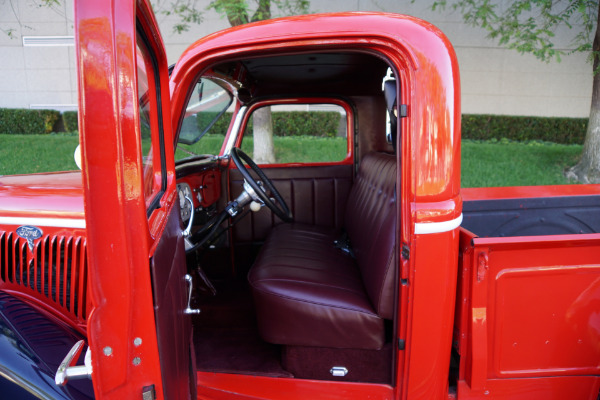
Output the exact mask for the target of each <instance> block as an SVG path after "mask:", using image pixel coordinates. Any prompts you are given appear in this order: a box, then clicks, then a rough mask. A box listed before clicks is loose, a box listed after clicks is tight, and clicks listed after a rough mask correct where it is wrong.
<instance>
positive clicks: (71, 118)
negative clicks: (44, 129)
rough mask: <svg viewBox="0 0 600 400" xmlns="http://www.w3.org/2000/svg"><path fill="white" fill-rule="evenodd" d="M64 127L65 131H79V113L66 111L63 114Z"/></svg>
mask: <svg viewBox="0 0 600 400" xmlns="http://www.w3.org/2000/svg"><path fill="white" fill-rule="evenodd" d="M62 120H63V125H64V127H65V131H67V132H74V131H76V130H78V129H79V121H78V120H77V111H65V112H64V113H63V114H62Z"/></svg>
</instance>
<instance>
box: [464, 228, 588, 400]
mask: <svg viewBox="0 0 600 400" xmlns="http://www.w3.org/2000/svg"><path fill="white" fill-rule="evenodd" d="M462 234H463V238H464V239H462V240H461V248H463V249H464V251H465V253H464V255H463V264H462V269H461V280H460V282H461V284H460V289H461V291H460V294H459V296H460V298H461V299H462V306H461V311H460V313H459V314H458V316H457V322H456V323H457V333H456V338H457V340H458V341H459V345H458V351H459V352H460V354H461V356H462V357H461V365H460V386H459V392H458V395H459V399H460V398H469V399H470V398H484V397H483V396H487V395H490V397H491V398H496V397H497V398H509V397H510V396H516V397H514V398H554V399H558V398H563V397H561V396H564V395H565V394H567V393H569V398H573V399H579V398H581V399H588V398H594V396H597V393H598V380H597V377H592V376H593V375H596V376H597V375H598V374H599V373H600V362H599V361H598V360H600V316H599V313H598V310H600V266H599V263H598V254H600V253H599V252H600V237H599V235H597V234H593V235H563V236H545V237H520V238H482V239H479V238H473V237H472V236H470V235H469V233H468V232H466V231H463V233H462ZM577 375H578V376H577ZM575 376H577V377H575ZM569 377H572V378H569ZM515 378H521V379H515ZM523 378H527V379H523ZM593 387H596V389H595V392H594V389H590V388H593ZM590 393H592V394H593V393H595V394H594V395H593V396H592V395H591V394H590ZM519 396H520V397H519ZM526 396H529V397H526ZM486 398H489V397H486ZM510 398H513V397H510Z"/></svg>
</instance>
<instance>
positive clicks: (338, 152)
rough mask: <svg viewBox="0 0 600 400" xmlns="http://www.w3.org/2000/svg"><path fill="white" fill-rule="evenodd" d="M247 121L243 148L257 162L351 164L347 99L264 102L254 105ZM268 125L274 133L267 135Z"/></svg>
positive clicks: (351, 132) (350, 136)
mask: <svg viewBox="0 0 600 400" xmlns="http://www.w3.org/2000/svg"><path fill="white" fill-rule="evenodd" d="M246 121H247V122H246V125H245V128H244V131H243V136H242V137H241V149H242V150H243V151H244V152H245V153H247V154H248V155H250V157H251V158H253V160H254V161H255V162H256V163H257V164H262V165H265V164H271V165H273V164H274V165H280V164H323V163H325V164H351V163H352V156H351V154H352V144H353V129H352V126H353V125H352V121H353V118H352V112H351V108H350V107H349V106H348V105H347V104H346V103H344V102H341V101H335V102H333V101H327V100H324V101H320V102H316V103H315V102H308V101H306V102H304V101H300V102H297V101H296V102H293V103H283V104H270V105H263V106H258V107H253V108H251V110H250V116H249V117H248V118H247V120H246ZM269 128H271V129H272V135H271V134H269V133H266V134H265V130H267V131H268V130H269ZM271 138H272V143H270V140H271ZM269 146H272V148H273V151H271V150H270V149H269Z"/></svg>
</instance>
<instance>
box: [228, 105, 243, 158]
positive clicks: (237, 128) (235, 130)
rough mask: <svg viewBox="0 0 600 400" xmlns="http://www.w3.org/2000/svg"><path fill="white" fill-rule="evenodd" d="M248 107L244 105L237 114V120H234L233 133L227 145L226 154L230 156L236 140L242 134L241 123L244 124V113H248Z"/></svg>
mask: <svg viewBox="0 0 600 400" xmlns="http://www.w3.org/2000/svg"><path fill="white" fill-rule="evenodd" d="M247 109H248V107H246V106H242V107H241V108H240V109H239V111H238V113H237V115H236V116H235V121H233V127H232V128H231V134H230V135H229V140H227V145H226V146H225V152H224V153H223V155H224V156H228V155H229V154H230V153H231V148H232V147H233V145H234V143H235V140H236V139H237V137H238V135H239V134H240V132H239V131H240V125H241V124H242V119H243V118H244V114H246V110H247Z"/></svg>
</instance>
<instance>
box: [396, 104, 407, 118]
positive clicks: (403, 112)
mask: <svg viewBox="0 0 600 400" xmlns="http://www.w3.org/2000/svg"><path fill="white" fill-rule="evenodd" d="M399 111H400V112H399V115H398V116H399V117H400V118H406V117H408V105H406V104H400V110H399Z"/></svg>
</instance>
